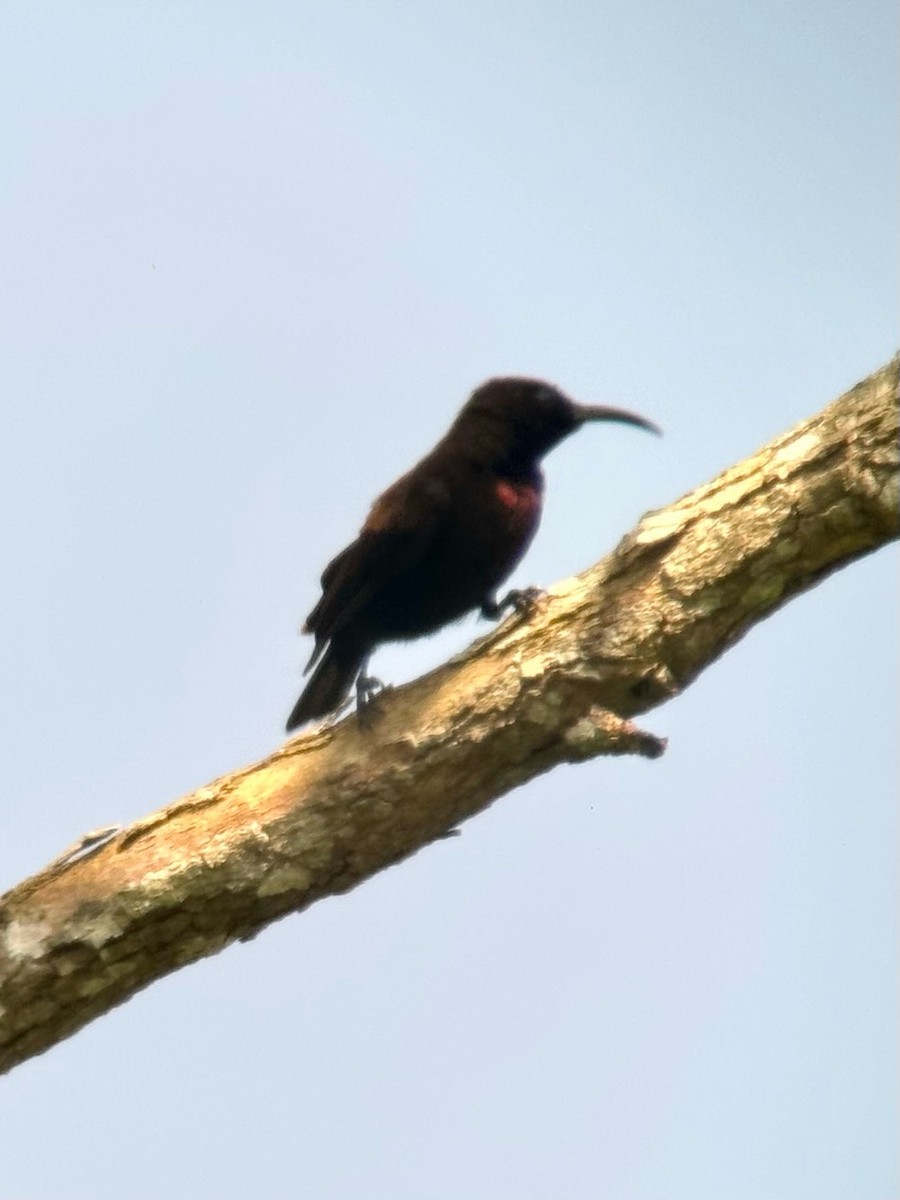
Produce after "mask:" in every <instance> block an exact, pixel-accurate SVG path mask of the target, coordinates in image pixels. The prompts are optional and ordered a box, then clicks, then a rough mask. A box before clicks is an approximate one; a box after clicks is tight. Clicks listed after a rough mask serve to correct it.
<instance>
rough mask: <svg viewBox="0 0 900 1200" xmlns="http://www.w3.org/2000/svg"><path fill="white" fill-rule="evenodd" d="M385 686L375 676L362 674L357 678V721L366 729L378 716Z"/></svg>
mask: <svg viewBox="0 0 900 1200" xmlns="http://www.w3.org/2000/svg"><path fill="white" fill-rule="evenodd" d="M385 690H386V689H385V685H384V684H383V683H382V682H381V680H380V679H376V678H375V676H374V675H365V674H363V673H362V672H360V674H359V675H358V676H357V678H356V719H357V721H358V722H359V724H360V725H361V726H362V727H363V728H364V729H366V728H368V727H369V726H370V725H371V724H372V721H373V719H374V718H375V717H376V716H377V715H378V697H379V696H380V695H381V693H382V692H384V691H385Z"/></svg>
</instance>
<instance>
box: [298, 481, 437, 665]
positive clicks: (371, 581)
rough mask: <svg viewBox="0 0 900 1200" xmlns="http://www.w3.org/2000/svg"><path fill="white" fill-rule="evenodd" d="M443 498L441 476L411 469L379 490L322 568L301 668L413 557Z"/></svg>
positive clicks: (425, 542) (432, 529)
mask: <svg viewBox="0 0 900 1200" xmlns="http://www.w3.org/2000/svg"><path fill="white" fill-rule="evenodd" d="M449 498H450V492H449V488H448V486H447V485H446V483H445V481H443V480H441V479H438V478H430V479H429V478H426V479H422V478H416V477H414V476H413V474H412V473H410V474H409V475H404V476H403V478H402V479H398V480H397V482H396V483H395V484H393V486H392V487H390V488H388V490H387V491H386V492H384V493H383V495H381V496H379V498H378V499H377V500H376V501H375V503H374V504H373V505H372V509H371V511H370V512H369V515H368V517H367V518H366V521H365V524H364V525H363V527H362V529H361V530H360V533H359V537H357V539H356V541H355V542H351V543H350V545H349V546H348V547H347V548H346V549H345V550H342V551H341V553H340V554H338V555H337V556H336V557H335V558H333V559H332V560H331V562H330V563H329V564H328V566H327V567H326V568H325V570H324V571H323V572H322V596H321V599H320V600H319V602H318V604H317V605H316V606H315V608H314V609H313V610H312V612H311V613H310V614H309V616H308V617H307V619H306V624H305V625H304V632H306V633H313V634H315V638H316V645H315V648H314V650H313V653H312V657H311V658H310V660H309V663H308V664H307V666H306V670H307V671H309V669H310V668H311V667H312V666H313V664H314V663H315V662H316V661H317V659H318V658H319V656H320V655H321V654H322V651H323V650H324V648H325V645H326V643H327V642H329V641H331V639H332V638H334V637H336V636H337V635H339V634H340V632H341V630H342V629H344V628H345V627H346V626H347V625H348V623H349V622H351V621H352V620H353V619H354V617H356V616H357V615H358V614H359V612H360V610H361V609H363V608H364V607H365V605H366V604H367V603H368V602H369V601H370V600H372V599H373V598H374V597H376V596H377V595H378V593H379V591H381V590H382V589H383V588H384V587H385V586H386V585H387V584H389V583H390V582H392V581H393V580H394V579H395V578H396V577H397V575H399V574H401V573H402V572H404V571H406V570H408V569H409V568H410V567H412V566H414V565H415V564H416V563H417V562H418V560H419V559H420V558H421V557H422V555H423V554H424V553H425V552H426V550H427V549H428V547H429V546H430V544H431V542H432V540H433V539H434V537H435V535H436V534H437V533H438V531H439V529H440V526H441V524H442V521H443V518H444V514H445V512H446V509H447V505H448V503H449Z"/></svg>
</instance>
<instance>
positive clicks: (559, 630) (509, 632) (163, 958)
mask: <svg viewBox="0 0 900 1200" xmlns="http://www.w3.org/2000/svg"><path fill="white" fill-rule="evenodd" d="M897 438H898V359H894V360H893V362H891V363H889V364H888V365H887V366H885V367H884V368H882V370H880V371H878V372H876V373H875V374H874V375H872V376H870V377H869V378H868V379H866V380H864V381H863V382H862V383H860V384H858V385H857V386H856V387H855V388H853V389H852V390H851V391H850V392H848V393H847V394H846V395H844V396H842V397H841V398H840V399H839V400H837V401H835V402H834V403H833V404H831V405H829V407H828V408H826V409H825V410H824V411H823V412H821V413H820V414H818V416H815V417H813V418H812V419H810V420H809V421H806V422H804V423H803V424H801V425H798V426H797V427H796V428H794V429H792V430H790V431H789V432H788V433H786V434H784V435H782V436H781V437H779V438H777V439H776V440H775V441H773V442H771V443H770V444H769V445H768V446H765V447H764V448H763V449H762V450H760V451H759V452H758V453H757V454H754V455H752V456H751V457H750V458H748V459H746V460H745V461H744V462H742V463H739V464H738V465H737V466H735V467H733V468H731V469H730V470H728V471H726V472H724V473H723V474H722V475H720V476H718V477H717V478H716V479H714V480H713V481H712V482H711V483H708V484H705V485H704V486H703V487H700V488H698V489H697V490H696V491H694V492H691V493H690V494H689V495H688V496H685V497H684V498H683V499H682V500H679V501H678V502H677V503H676V504H673V505H671V506H670V507H669V508H666V509H663V510H661V511H659V512H654V513H650V514H648V515H647V516H645V517H644V518H643V520H642V521H641V522H640V524H639V525H638V526H637V528H636V529H635V530H634V531H633V532H632V533H630V534H629V535H628V536H627V537H626V538H624V540H623V541H622V542H621V543H620V545H619V546H618V547H617V549H616V550H615V551H614V552H613V553H612V554H611V555H609V556H608V557H607V558H605V559H603V560H602V561H601V562H599V563H597V564H596V565H595V566H593V567H591V568H590V569H589V570H587V571H585V572H584V573H583V574H582V575H580V576H578V577H577V578H574V579H571V580H567V581H565V582H564V583H562V584H560V585H558V586H557V587H556V588H554V589H552V590H551V591H550V592H549V593H548V595H547V597H546V598H545V599H544V600H542V601H541V603H540V604H539V606H538V608H537V611H536V612H535V613H534V614H533V615H532V616H531V617H530V618H529V619H528V620H527V621H522V620H518V619H516V618H511V619H510V620H508V621H507V622H505V623H504V624H503V625H502V626H501V627H500V628H499V629H498V630H497V631H496V632H494V633H492V634H490V635H489V636H487V637H485V638H482V639H481V640H480V641H479V642H477V643H476V644H475V645H474V646H472V647H471V648H470V649H469V650H468V651H466V653H464V654H462V655H460V656H458V657H457V658H455V659H453V660H452V661H451V662H450V663H448V664H446V665H445V666H443V667H441V668H439V669H438V670H436V671H433V672H431V673H430V674H429V675H427V676H424V677H423V678H421V679H419V680H416V681H415V682H414V683H411V684H408V685H407V686H405V687H402V688H399V689H397V690H396V691H391V692H389V693H386V694H385V696H384V698H383V700H382V702H381V715H380V716H379V718H378V721H377V724H376V725H375V727H374V728H373V729H370V730H362V729H360V728H359V727H358V725H357V723H356V721H355V719H353V718H352V717H351V718H348V719H346V720H344V721H343V722H341V723H340V724H337V725H334V726H332V727H329V728H324V729H319V730H315V731H313V732H312V733H308V734H304V735H301V736H299V737H296V738H294V739H293V740H291V741H289V742H287V743H286V744H285V745H284V746H283V747H281V748H280V749H279V750H277V751H276V752H275V753H274V754H272V755H271V756H270V757H269V758H267V759H265V760H263V761H262V762H259V763H255V764H253V765H252V766H250V767H247V768H245V769H243V770H241V771H237V772H235V773H233V774H231V775H226V776H223V777H222V778H221V779H218V780H216V781H214V782H213V783H210V784H209V785H207V786H206V787H203V788H200V789H199V790H198V791H196V792H193V793H192V794H190V795H188V796H185V797H184V798H182V799H181V800H178V801H177V802H176V803H174V804H171V805H169V806H168V807H167V808H164V809H161V810H160V811H159V812H156V813H154V814H152V815H151V816H149V817H146V818H144V819H142V820H140V821H138V822H136V823H135V824H134V825H132V826H130V827H129V828H127V829H125V830H122V831H121V832H119V833H118V834H117V835H116V836H115V837H113V838H112V839H111V840H110V841H108V842H107V843H106V844H105V845H103V846H102V847H101V848H100V849H98V850H97V851H96V852H95V853H93V854H90V855H86V856H84V857H81V858H80V859H73V858H72V857H65V856H64V857H63V858H61V859H59V860H57V861H56V862H55V863H53V864H51V865H50V866H49V867H48V868H47V869H46V870H44V871H43V872H41V873H40V874H38V875H36V876H34V877H32V878H31V879H28V880H25V881H24V882H23V883H22V884H20V885H19V886H18V887H16V888H14V889H13V890H12V891H10V892H8V893H7V894H6V895H5V896H4V897H2V898H0V1070H8V1069H9V1068H10V1067H12V1066H14V1065H15V1064H16V1063H18V1062H21V1061H23V1060H24V1059H26V1058H28V1057H30V1056H32V1055H34V1054H37V1053H40V1052H41V1051H42V1050H45V1049H46V1048H47V1047H49V1046H51V1045H53V1044H54V1043H56V1042H58V1041H60V1040H61V1039H63V1038H64V1037H66V1036H68V1035H69V1034H70V1033H73V1032H74V1031H75V1030H77V1029H79V1028H80V1027H81V1026H82V1025H84V1024H86V1023H87V1022H88V1021H90V1020H92V1019H93V1018H94V1017H96V1016H98V1015H99V1014H101V1013H103V1012H105V1011H107V1010H108V1009H110V1008H112V1007H113V1006H114V1005H116V1004H120V1003H121V1002H122V1001H123V1000H126V999H127V998H128V997H129V996H131V995H133V994H134V993H135V992H136V991H138V990H139V989H140V988H142V987H145V986H146V985H147V984H148V983H150V982H152V981H153V980H154V979H158V978H159V977H160V976H162V975H165V974H166V973H168V972H169V971H173V970H175V969H176V968H177V967H180V966H183V965H185V964H186V963H190V962H193V961H195V960H196V959H199V958H202V957H204V956H205V955H208V954H214V953H215V952H216V951H218V950H220V949H222V947H223V946H225V945H227V944H228V943H229V942H233V941H235V940H237V939H246V938H249V937H252V936H253V935H254V934H255V933H257V932H258V931H259V930H260V929H261V928H262V927H263V926H264V925H266V924H267V923H268V922H270V921H272V920H274V919H275V918H277V917H279V916H282V915H284V914H285V913H288V912H292V911H298V910H300V909H303V908H306V907H307V906H308V905H309V904H311V903H312V902H313V901H314V900H317V899H319V898H320V897H322V896H326V895H331V894H335V893H338V892H343V891H346V890H347V889H349V888H351V887H353V886H354V885H355V884H356V883H358V882H360V881H361V880H363V879H366V878H368V877H369V876H371V875H373V874H374V873H375V872H376V871H379V870H382V869H383V868H384V867H386V866H388V865H389V864H391V863H394V862H396V861H398V860H399V859H402V858H405V857H406V856H407V855H409V854H412V853H413V852H414V851H416V850H417V849H419V848H420V847H422V846H424V845H427V844H428V843H429V842H431V841H433V840H435V839H436V838H439V837H441V836H445V835H446V834H447V833H448V832H449V831H451V830H452V829H453V828H454V827H455V826H456V825H457V824H458V823H459V822H460V821H463V820H465V818H467V817H470V816H472V815H473V814H474V813H477V812H479V811H481V810H482V809H484V808H486V807H487V806H488V805H489V804H490V803H491V802H492V801H493V800H495V799H497V798H498V797H499V796H501V795H503V794H504V793H505V792H508V791H509V790H510V789H511V788H514V787H516V786H518V785H519V784H521V783H524V782H526V781H527V780H529V779H531V778H533V777H534V776H536V775H539V774H541V773H542V772H544V771H547V770H549V769H550V768H551V767H554V766H556V765H557V764H558V763H562V762H576V761H582V760H585V759H589V758H593V757H594V756H596V755H600V754H640V755H644V756H646V757H650V758H653V757H656V756H658V755H659V754H661V753H662V752H663V750H664V748H665V744H664V742H663V741H661V740H660V739H658V738H656V737H654V736H653V735H651V734H648V733H645V732H642V731H641V730H640V729H638V728H637V727H636V726H635V725H634V724H633V723H632V718H633V717H635V716H637V715H639V714H640V713H643V712H646V711H647V710H649V709H651V708H653V707H655V706H656V705H658V704H660V703H662V702H663V701H664V700H667V699H670V698H671V697H672V696H675V695H677V694H678V693H679V692H680V691H682V690H683V689H684V688H685V687H686V686H687V685H688V684H689V683H690V682H691V681H692V680H693V679H694V678H695V677H696V676H697V675H698V674H699V672H700V671H702V670H703V669H704V668H705V667H707V666H709V664H710V663H712V662H713V661H714V660H715V659H716V658H718V657H719V655H720V654H722V653H724V651H726V650H727V649H728V647H729V646H731V645H733V644H734V642H735V641H736V640H737V639H739V638H740V637H742V636H743V634H744V633H746V632H747V630H748V629H750V628H751V627H752V626H753V625H755V624H756V623H757V622H759V621H760V620H762V619H763V618H764V617H766V616H767V615H768V614H769V613H771V612H773V611H774V610H775V609H777V608H778V607H780V606H781V605H782V604H784V603H785V602H786V601H788V600H789V599H790V598H791V597H792V596H794V595H797V594H798V593H799V592H802V591H804V590H806V589H808V588H809V587H811V586H812V585H814V584H815V583H817V582H818V581H819V580H821V579H822V578H823V577H824V576H825V575H827V574H829V573H830V572H831V571H834V570H836V569H837V568H839V567H841V566H845V565H846V564H848V563H849V562H852V561H853V560H854V559H856V558H858V557H860V556H861V555H863V554H866V553H868V552H870V551H872V550H874V549H876V548H878V547H879V546H881V545H884V544H885V543H887V542H888V541H890V540H892V539H894V538H896V537H897V536H898V446H897Z"/></svg>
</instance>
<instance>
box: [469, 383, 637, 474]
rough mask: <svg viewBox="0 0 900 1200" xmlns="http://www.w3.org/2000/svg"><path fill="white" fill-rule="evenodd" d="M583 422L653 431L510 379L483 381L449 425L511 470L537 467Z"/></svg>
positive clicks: (622, 413)
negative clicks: (598, 422)
mask: <svg viewBox="0 0 900 1200" xmlns="http://www.w3.org/2000/svg"><path fill="white" fill-rule="evenodd" d="M588 421H620V422H623V423H625V424H626V425H638V426H640V427H641V428H642V429H649V430H650V431H651V432H653V433H659V432H660V430H659V428H658V427H657V426H656V425H654V424H653V422H652V421H648V420H647V419H646V418H645V417H640V416H638V415H637V414H636V413H632V412H628V411H627V410H626V409H622V408H607V407H605V406H603V405H591V404H578V403H576V402H575V401H574V400H571V399H570V398H569V397H568V396H567V395H566V394H565V393H564V392H561V391H560V390H559V388H557V387H554V385H553V384H551V383H544V382H543V381H542V380H540V379H526V378H521V377H519V376H515V375H507V376H502V377H500V378H497V379H489V380H488V381H487V383H483V384H482V385H481V386H480V387H478V388H476V389H475V391H474V392H473V393H472V395H471V396H470V397H469V399H468V400H467V401H466V403H465V404H464V405H463V407H462V409H461V411H460V413H459V415H458V416H457V418H456V420H455V421H454V423H453V426H452V428H451V430H450V435H451V436H453V437H454V439H460V440H465V441H466V442H467V443H469V444H470V446H471V447H472V448H473V449H475V450H476V451H477V450H478V449H480V448H482V447H483V448H484V449H485V450H489V451H490V453H491V457H492V458H496V459H498V465H499V462H500V461H502V462H505V463H508V465H510V466H511V467H516V466H526V465H530V464H535V463H537V462H538V461H539V460H540V459H541V458H543V456H544V455H545V454H546V453H547V452H548V451H549V450H552V449H553V447H554V446H556V445H557V444H558V443H559V442H561V441H562V440H563V438H565V437H568V435H569V434H570V433H574V432H575V430H576V429H580V428H581V426H582V425H584V424H585V423H586V422H588Z"/></svg>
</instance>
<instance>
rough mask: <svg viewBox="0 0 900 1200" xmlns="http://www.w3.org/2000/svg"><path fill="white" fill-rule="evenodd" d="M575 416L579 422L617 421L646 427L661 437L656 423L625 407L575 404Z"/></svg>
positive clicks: (660, 431)
mask: <svg viewBox="0 0 900 1200" xmlns="http://www.w3.org/2000/svg"><path fill="white" fill-rule="evenodd" d="M575 418H576V420H577V421H578V422H579V424H583V423H584V422H585V421H619V422H620V423H621V424H623V425H638V426H640V428H641V429H648V430H649V431H650V433H656V434H659V436H660V437H662V430H661V429H660V427H659V426H658V425H654V424H653V422H652V421H648V420H647V418H646V417H639V416H638V414H637V413H633V412H629V411H628V409H627V408H607V407H606V405H604V404H576V405H575Z"/></svg>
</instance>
